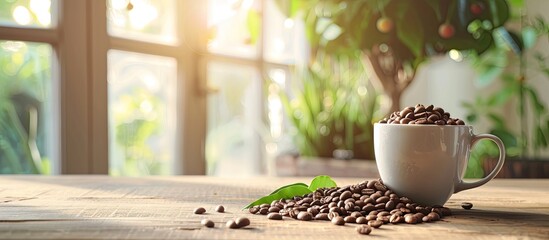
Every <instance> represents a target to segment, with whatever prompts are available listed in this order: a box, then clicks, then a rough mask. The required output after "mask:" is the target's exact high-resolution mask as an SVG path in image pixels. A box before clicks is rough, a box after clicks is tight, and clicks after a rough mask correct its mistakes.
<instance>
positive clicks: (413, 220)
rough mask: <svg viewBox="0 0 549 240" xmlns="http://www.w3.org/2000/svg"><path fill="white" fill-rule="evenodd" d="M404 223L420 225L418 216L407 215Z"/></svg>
mask: <svg viewBox="0 0 549 240" xmlns="http://www.w3.org/2000/svg"><path fill="white" fill-rule="evenodd" d="M404 221H405V222H406V223H409V224H416V223H418V221H419V219H417V216H416V215H415V214H411V213H409V214H406V215H404Z"/></svg>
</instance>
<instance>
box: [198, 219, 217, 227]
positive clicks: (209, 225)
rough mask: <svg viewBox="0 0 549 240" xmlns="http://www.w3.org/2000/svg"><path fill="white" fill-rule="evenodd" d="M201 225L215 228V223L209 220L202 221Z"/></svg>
mask: <svg viewBox="0 0 549 240" xmlns="http://www.w3.org/2000/svg"><path fill="white" fill-rule="evenodd" d="M200 224H202V226H205V227H207V228H213V227H214V226H215V223H214V222H213V221H212V220H209V219H202V221H200Z"/></svg>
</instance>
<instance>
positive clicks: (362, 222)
mask: <svg viewBox="0 0 549 240" xmlns="http://www.w3.org/2000/svg"><path fill="white" fill-rule="evenodd" d="M355 222H356V223H358V224H366V223H368V220H366V218H365V217H357V218H356V219H355Z"/></svg>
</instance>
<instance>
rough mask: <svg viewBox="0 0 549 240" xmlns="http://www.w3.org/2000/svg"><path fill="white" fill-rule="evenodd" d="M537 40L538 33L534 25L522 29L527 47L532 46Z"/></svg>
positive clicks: (523, 42) (523, 41) (524, 43)
mask: <svg viewBox="0 0 549 240" xmlns="http://www.w3.org/2000/svg"><path fill="white" fill-rule="evenodd" d="M537 40H538V35H537V34H536V30H535V29H534V28H533V27H529V26H526V27H524V28H523V29H522V44H523V47H524V48H525V49H529V48H532V47H533V46H534V44H536V41H537Z"/></svg>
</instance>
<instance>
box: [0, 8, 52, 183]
mask: <svg viewBox="0 0 549 240" xmlns="http://www.w3.org/2000/svg"><path fill="white" fill-rule="evenodd" d="M56 6H57V2H55V1H53V2H50V1H37V0H31V1H21V0H19V1H2V2H1V4H0V33H1V34H0V89H1V90H0V173H41V174H50V173H52V172H53V173H55V172H57V170H56V169H52V164H53V165H54V167H55V165H56V164H57V163H58V162H57V161H56V159H57V157H58V151H57V149H56V145H58V144H57V143H56V142H57V139H58V138H57V136H58V132H57V131H56V125H55V120H56V119H57V116H56V115H55V112H56V102H55V97H54V95H55V93H57V91H56V89H55V86H57V82H56V81H55V79H54V78H53V77H52V76H54V75H56V73H53V72H54V65H55V64H56V59H55V57H54V56H55V54H54V49H53V44H55V43H56V42H57V41H56V40H57V39H55V38H51V37H50V36H51V35H52V33H53V32H54V31H55V30H54V27H55V26H56V15H55V14H56V12H55V11H52V8H55V7H56ZM14 29H28V30H27V31H25V30H24V31H20V32H17V31H14Z"/></svg>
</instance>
